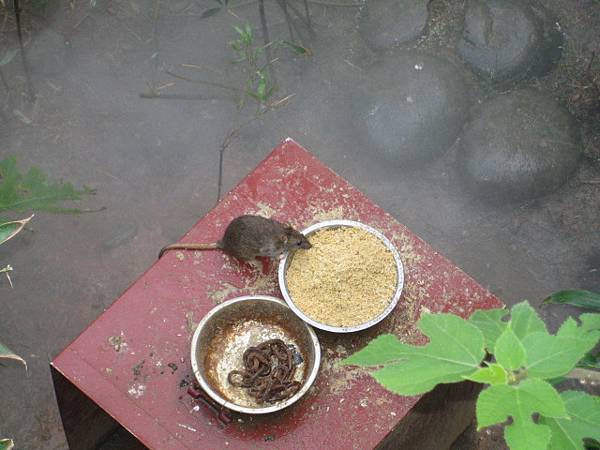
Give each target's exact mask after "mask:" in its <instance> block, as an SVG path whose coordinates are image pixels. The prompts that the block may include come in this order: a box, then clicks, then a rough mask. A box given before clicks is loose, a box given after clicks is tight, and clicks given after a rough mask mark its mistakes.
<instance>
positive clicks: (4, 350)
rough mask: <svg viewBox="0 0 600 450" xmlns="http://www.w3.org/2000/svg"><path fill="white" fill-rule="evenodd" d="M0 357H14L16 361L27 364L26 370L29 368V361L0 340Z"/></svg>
mask: <svg viewBox="0 0 600 450" xmlns="http://www.w3.org/2000/svg"><path fill="white" fill-rule="evenodd" d="M0 359H12V360H14V361H18V362H20V363H21V364H23V365H24V366H25V370H27V362H26V361H25V360H24V359H23V358H21V357H20V356H19V355H17V354H16V353H15V352H13V351H12V350H11V349H10V348H8V347H7V346H6V345H4V344H3V343H2V342H0Z"/></svg>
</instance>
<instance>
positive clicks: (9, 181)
mask: <svg viewBox="0 0 600 450" xmlns="http://www.w3.org/2000/svg"><path fill="white" fill-rule="evenodd" d="M93 194H95V191H94V190H93V189H90V188H88V187H86V186H84V187H83V189H75V188H74V187H73V185H72V184H71V183H66V182H50V181H48V178H47V176H46V174H45V173H44V172H43V171H42V170H41V169H39V168H37V167H32V168H30V169H29V170H28V171H27V172H26V173H21V171H20V170H19V168H18V167H17V159H16V158H15V157H14V156H9V157H7V158H5V159H3V160H2V161H0V214H1V213H5V212H7V211H14V212H22V211H28V210H33V211H47V212H53V213H69V214H78V213H84V212H92V211H98V210H90V209H80V208H65V207H62V206H60V203H61V202H64V201H77V200H81V199H82V198H83V197H84V196H89V195H93Z"/></svg>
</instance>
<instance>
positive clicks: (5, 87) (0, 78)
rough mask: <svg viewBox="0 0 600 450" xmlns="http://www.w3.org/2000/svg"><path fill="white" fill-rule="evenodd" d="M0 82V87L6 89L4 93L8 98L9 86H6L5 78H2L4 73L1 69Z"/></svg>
mask: <svg viewBox="0 0 600 450" xmlns="http://www.w3.org/2000/svg"><path fill="white" fill-rule="evenodd" d="M0 81H2V85H3V86H4V89H6V92H7V93H8V94H9V98H10V86H9V85H8V83H7V81H6V78H5V77H4V72H3V71H2V69H0Z"/></svg>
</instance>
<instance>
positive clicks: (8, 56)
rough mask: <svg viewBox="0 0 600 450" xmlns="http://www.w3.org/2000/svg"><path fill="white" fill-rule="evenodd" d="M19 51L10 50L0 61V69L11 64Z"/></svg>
mask: <svg viewBox="0 0 600 450" xmlns="http://www.w3.org/2000/svg"><path fill="white" fill-rule="evenodd" d="M18 52H19V50H9V51H7V52H6V53H5V54H4V56H3V57H2V59H0V67H2V66H5V65H7V64H8V63H9V62H11V61H12V60H13V58H14V57H15V56H16V55H17V53H18Z"/></svg>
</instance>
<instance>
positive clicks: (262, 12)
mask: <svg viewBox="0 0 600 450" xmlns="http://www.w3.org/2000/svg"><path fill="white" fill-rule="evenodd" d="M258 14H259V15H260V26H261V29H262V35H263V41H264V44H265V57H266V58H267V62H269V61H271V46H270V43H271V38H270V37H269V29H268V28H267V17H266V16H265V0H258ZM269 72H270V74H271V81H272V82H273V84H277V79H276V78H275V70H274V69H273V68H272V67H271V68H270V70H269Z"/></svg>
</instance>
